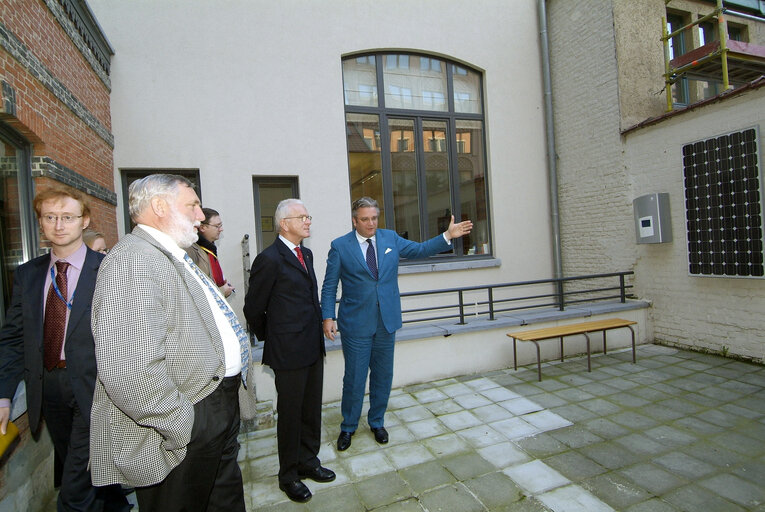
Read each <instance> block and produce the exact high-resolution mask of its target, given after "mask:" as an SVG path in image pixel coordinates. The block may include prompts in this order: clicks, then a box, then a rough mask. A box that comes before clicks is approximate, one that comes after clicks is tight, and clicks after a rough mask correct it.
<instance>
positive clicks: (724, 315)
mask: <svg viewBox="0 0 765 512" xmlns="http://www.w3.org/2000/svg"><path fill="white" fill-rule="evenodd" d="M752 126H759V127H760V140H759V149H760V153H759V154H760V160H759V169H760V182H761V183H760V184H761V186H762V178H763V163H762V155H763V144H765V139H763V131H762V130H763V128H765V88H760V89H758V90H754V91H749V92H745V93H744V94H741V95H740V96H737V97H733V98H728V99H726V100H725V101H722V102H718V103H714V104H711V105H706V106H703V107H700V108H698V109H696V110H694V111H692V112H686V113H683V114H681V115H679V116H677V117H674V118H672V119H668V120H666V121H663V122H661V123H659V124H656V125H653V126H649V127H647V128H643V129H640V130H637V131H635V132H632V133H630V134H628V135H627V136H626V137H625V145H624V150H625V160H626V162H627V171H628V173H629V175H630V176H631V180H632V185H631V189H632V191H631V195H632V197H633V198H635V197H639V196H642V195H644V194H649V193H654V192H668V193H669V196H670V212H671V219H672V234H673V240H672V242H670V243H663V244H641V245H638V246H637V262H636V266H635V292H636V293H637V294H638V296H640V298H642V299H646V300H650V301H652V302H653V307H652V308H651V309H652V316H653V323H654V331H655V336H656V339H657V340H659V341H663V342H668V343H671V344H677V345H680V346H687V347H693V348H696V349H702V350H705V349H706V350H714V351H720V350H722V348H723V347H728V348H729V351H730V353H731V354H736V355H739V356H743V357H746V358H753V359H755V360H763V358H764V357H765V344H763V341H762V311H763V310H765V293H763V290H765V280H763V279H748V278H724V277H693V276H690V275H689V274H688V255H687V236H686V225H685V189H684V185H683V161H682V146H683V145H684V144H687V143H690V142H695V141H697V140H702V139H707V138H711V137H715V136H718V135H722V134H725V133H729V132H733V131H739V130H743V129H746V128H750V127H752ZM633 236H634V235H633Z"/></svg>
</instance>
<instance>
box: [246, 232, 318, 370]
mask: <svg viewBox="0 0 765 512" xmlns="http://www.w3.org/2000/svg"><path fill="white" fill-rule="evenodd" d="M301 251H302V253H303V259H304V260H305V264H306V267H308V271H307V272H306V270H304V269H303V266H302V265H301V264H300V262H299V261H298V259H297V257H296V256H295V254H294V251H290V250H289V248H288V247H287V246H286V245H284V242H282V241H281V240H280V239H279V238H277V239H276V241H274V243H273V244H271V245H270V246H269V247H268V248H266V249H265V250H264V251H263V252H261V253H260V254H258V256H257V257H256V258H255V261H254V262H253V264H252V270H251V272H250V287H249V290H248V291H247V296H246V297H245V299H244V315H245V317H246V318H247V322H248V323H249V325H250V329H251V330H252V332H253V333H255V336H257V337H258V339H259V340H264V346H263V364H266V365H268V366H270V367H271V368H274V369H276V370H296V369H298V368H305V367H306V366H310V365H311V364H313V363H315V362H316V360H317V359H318V358H319V357H320V356H321V355H324V353H325V352H324V335H323V333H322V327H321V309H320V307H319V293H318V286H317V284H316V274H315V273H314V271H313V253H312V252H311V250H310V249H306V248H305V247H301Z"/></svg>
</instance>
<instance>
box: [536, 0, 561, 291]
mask: <svg viewBox="0 0 765 512" xmlns="http://www.w3.org/2000/svg"><path fill="white" fill-rule="evenodd" d="M546 2H547V0H539V39H540V43H541V46H542V78H543V86H544V103H545V129H546V132H547V172H548V176H549V186H550V221H551V222H550V223H551V225H552V245H553V247H552V249H553V272H554V275H555V278H556V279H559V278H562V277H563V263H562V259H563V258H562V254H561V245H560V211H559V208H558V168H557V157H556V154H555V125H554V124H553V105H552V80H551V78H550V47H549V42H548V38H547V9H546ZM559 292H562V290H559Z"/></svg>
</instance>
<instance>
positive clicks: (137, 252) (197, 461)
mask: <svg viewBox="0 0 765 512" xmlns="http://www.w3.org/2000/svg"><path fill="white" fill-rule="evenodd" d="M129 196H130V197H129V207H130V215H131V217H132V218H133V220H134V221H135V222H136V224H137V226H136V228H135V229H134V230H133V232H132V233H131V234H128V235H126V236H125V237H123V239H122V240H120V242H119V243H118V244H117V245H116V246H115V247H114V248H113V249H112V250H111V251H110V252H109V255H108V256H107V257H106V258H105V259H104V261H103V263H102V265H101V270H100V272H99V274H98V280H97V282H96V289H95V293H94V294H93V313H92V319H93V321H92V323H93V334H94V338H95V344H96V361H97V364H98V379H97V382H96V390H95V395H94V397H93V410H92V413H91V417H92V421H91V442H90V447H91V458H92V478H93V483H94V484H96V485H105V484H111V483H121V484H125V485H129V486H132V487H135V488H136V495H137V498H138V505H139V507H140V509H141V512H151V511H162V512H167V511H173V510H207V509H215V510H231V511H235V510H236V511H244V510H245V505H244V495H243V489H242V475H241V472H240V470H239V466H238V464H237V454H238V452H239V443H238V441H237V434H238V433H239V406H238V398H237V394H238V393H237V392H238V389H239V386H240V385H241V384H242V377H241V375H243V374H244V372H245V371H246V366H247V364H248V362H249V339H248V337H247V335H246V333H245V331H244V330H243V329H242V327H241V325H239V322H238V321H237V319H236V316H235V315H234V314H233V312H232V311H231V308H230V307H229V306H228V303H227V302H226V300H225V299H224V298H223V297H222V296H221V294H220V293H219V291H218V289H217V286H215V284H214V283H212V282H211V281H210V280H209V278H207V277H206V276H204V274H202V272H201V271H199V268H198V267H197V266H196V265H194V264H193V262H191V260H190V259H189V258H188V256H187V255H186V254H185V252H184V248H185V247H188V246H189V245H191V244H192V243H194V242H195V241H196V239H197V234H196V228H197V226H198V225H199V222H200V221H201V220H202V219H203V218H204V216H203V214H202V210H201V209H200V206H199V198H198V197H197V194H196V193H195V192H194V189H193V188H192V184H191V183H190V182H189V181H188V180H186V179H185V178H183V177H180V176H172V175H165V174H154V175H150V176H147V177H145V178H143V179H141V180H138V181H136V182H134V183H133V184H131V186H130V190H129Z"/></svg>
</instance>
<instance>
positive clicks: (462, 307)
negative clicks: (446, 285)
mask: <svg viewBox="0 0 765 512" xmlns="http://www.w3.org/2000/svg"><path fill="white" fill-rule="evenodd" d="M457 293H458V294H459V297H460V321H459V325H465V301H464V298H463V296H462V290H458V292H457Z"/></svg>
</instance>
